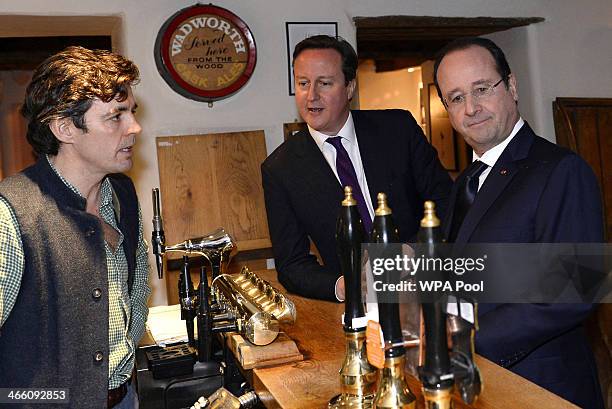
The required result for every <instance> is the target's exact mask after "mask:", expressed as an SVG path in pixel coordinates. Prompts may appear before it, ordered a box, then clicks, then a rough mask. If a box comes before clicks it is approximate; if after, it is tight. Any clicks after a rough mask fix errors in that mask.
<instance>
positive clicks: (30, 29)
mask: <svg viewBox="0 0 612 409" xmlns="http://www.w3.org/2000/svg"><path fill="white" fill-rule="evenodd" d="M120 23H121V19H120V17H115V16H99V17H88V16H70V17H64V16H58V17H48V16H23V15H20V16H6V15H3V16H0V180H1V179H3V178H5V177H7V176H10V175H12V174H15V173H17V172H19V171H21V170H22V169H24V168H25V167H27V166H29V165H30V164H32V163H34V161H35V160H36V157H35V155H34V153H33V151H32V149H31V147H30V144H29V143H28V142H27V140H26V137H25V135H26V126H27V125H26V123H25V120H24V118H23V117H22V116H21V113H20V108H21V104H22V103H23V98H24V95H25V89H26V87H27V85H28V83H29V82H30V79H31V77H32V72H33V70H34V69H35V68H36V67H37V66H38V65H39V64H40V63H41V62H42V61H43V60H44V59H46V58H47V57H49V56H50V55H52V54H54V53H56V52H58V51H61V50H63V49H64V48H66V47H67V46H70V45H80V46H83V47H87V48H99V49H107V50H115V49H116V48H118V38H119V37H118V33H119V28H120Z"/></svg>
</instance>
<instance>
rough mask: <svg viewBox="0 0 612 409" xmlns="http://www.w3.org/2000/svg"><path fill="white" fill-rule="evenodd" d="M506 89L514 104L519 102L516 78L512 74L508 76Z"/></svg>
mask: <svg viewBox="0 0 612 409" xmlns="http://www.w3.org/2000/svg"><path fill="white" fill-rule="evenodd" d="M508 89H509V90H510V95H512V98H514V100H515V101H516V102H518V100H519V95H518V88H517V87H516V77H515V76H514V74H510V75H509V76H508Z"/></svg>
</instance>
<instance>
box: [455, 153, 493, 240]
mask: <svg viewBox="0 0 612 409" xmlns="http://www.w3.org/2000/svg"><path fill="white" fill-rule="evenodd" d="M486 168H488V165H487V164H486V163H484V162H481V161H479V160H477V161H474V162H472V164H471V165H470V167H468V168H467V169H466V170H465V172H464V173H463V175H462V176H459V182H458V183H459V186H458V188H457V199H456V200H455V209H454V211H453V220H452V225H451V231H450V235H449V236H448V241H449V242H451V243H453V242H454V241H455V240H456V239H457V233H459V228H460V227H461V225H462V224H463V219H465V215H466V214H467V212H468V211H469V210H470V207H472V203H474V199H475V198H476V194H477V193H478V178H479V177H480V174H481V173H482V172H484V170H485V169H486Z"/></svg>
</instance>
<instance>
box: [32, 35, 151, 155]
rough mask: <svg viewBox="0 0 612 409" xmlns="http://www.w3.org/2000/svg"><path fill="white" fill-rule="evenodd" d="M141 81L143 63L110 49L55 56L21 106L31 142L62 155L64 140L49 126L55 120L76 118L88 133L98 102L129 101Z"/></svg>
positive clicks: (41, 69) (36, 75) (40, 71)
mask: <svg viewBox="0 0 612 409" xmlns="http://www.w3.org/2000/svg"><path fill="white" fill-rule="evenodd" d="M138 81H139V72H138V67H136V65H135V64H134V63H133V62H132V61H130V60H128V59H126V58H124V57H122V56H121V55H118V54H115V53H112V52H110V51H106V50H89V49H87V48H83V47H75V46H72V47H68V48H66V49H65V50H63V51H60V52H59V53H57V54H54V55H52V56H51V57H49V58H47V59H46V60H45V61H43V62H42V63H41V64H40V65H39V66H38V67H37V68H36V70H35V71H34V74H33V76H32V81H31V82H30V84H29V85H28V88H27V89H26V96H25V100H24V102H23V105H22V107H21V114H22V115H23V116H24V117H25V119H26V120H27V121H28V130H27V134H26V136H27V139H28V142H29V143H30V145H32V147H33V148H34V151H35V152H36V153H37V154H50V155H57V152H58V151H59V144H60V142H59V140H58V139H57V138H56V137H55V135H53V132H51V129H50V128H49V123H50V122H51V121H52V120H54V119H62V118H70V119H72V122H73V123H74V125H75V126H76V127H77V128H79V129H82V130H83V131H84V132H87V126H86V124H85V113H86V112H87V111H88V110H89V108H90V107H91V104H92V103H93V101H94V100H95V99H99V100H101V101H103V102H110V101H112V100H113V99H116V100H118V101H124V100H125V99H126V98H127V97H128V87H130V86H132V85H135V84H136V83H138Z"/></svg>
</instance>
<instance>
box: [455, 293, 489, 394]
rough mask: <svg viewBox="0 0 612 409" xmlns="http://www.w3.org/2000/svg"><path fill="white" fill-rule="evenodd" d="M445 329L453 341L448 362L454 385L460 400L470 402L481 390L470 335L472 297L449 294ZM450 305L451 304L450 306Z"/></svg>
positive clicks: (473, 324) (474, 315)
mask: <svg viewBox="0 0 612 409" xmlns="http://www.w3.org/2000/svg"><path fill="white" fill-rule="evenodd" d="M449 298H450V299H449V305H450V306H452V308H449V310H451V311H452V313H449V314H448V328H449V330H450V333H451V338H452V341H453V349H452V354H451V365H452V370H453V373H454V375H455V385H456V386H457V389H458V390H459V394H460V395H461V399H462V400H463V401H464V402H465V403H467V404H470V405H471V404H473V403H474V402H475V401H476V399H477V398H478V395H480V392H481V390H482V380H481V377H480V371H479V370H478V367H477V366H476V365H475V363H474V357H475V355H476V354H475V352H474V335H475V331H476V328H477V327H478V323H477V305H476V302H475V301H474V300H466V299H461V300H458V299H456V298H454V297H449ZM453 304H454V305H453Z"/></svg>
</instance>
